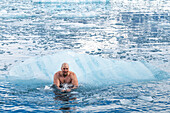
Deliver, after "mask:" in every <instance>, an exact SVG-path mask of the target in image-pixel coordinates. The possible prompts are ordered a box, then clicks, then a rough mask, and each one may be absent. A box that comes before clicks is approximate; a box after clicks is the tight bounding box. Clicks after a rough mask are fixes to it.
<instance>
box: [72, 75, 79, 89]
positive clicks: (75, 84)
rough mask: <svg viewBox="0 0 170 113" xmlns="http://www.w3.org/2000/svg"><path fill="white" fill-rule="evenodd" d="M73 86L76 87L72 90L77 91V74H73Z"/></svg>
mask: <svg viewBox="0 0 170 113" xmlns="http://www.w3.org/2000/svg"><path fill="white" fill-rule="evenodd" d="M72 85H74V87H73V88H71V89H76V88H77V87H78V80H77V76H76V74H75V73H73V74H72Z"/></svg>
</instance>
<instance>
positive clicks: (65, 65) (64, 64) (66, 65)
mask: <svg viewBox="0 0 170 113" xmlns="http://www.w3.org/2000/svg"><path fill="white" fill-rule="evenodd" d="M63 67H68V68H69V65H68V64H67V63H63V64H62V66H61V68H63Z"/></svg>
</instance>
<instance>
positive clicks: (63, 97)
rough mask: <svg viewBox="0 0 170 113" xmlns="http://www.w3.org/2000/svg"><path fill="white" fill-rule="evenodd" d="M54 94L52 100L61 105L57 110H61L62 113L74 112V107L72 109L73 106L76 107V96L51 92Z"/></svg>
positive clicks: (68, 93) (69, 93)
mask: <svg viewBox="0 0 170 113" xmlns="http://www.w3.org/2000/svg"><path fill="white" fill-rule="evenodd" d="M53 92H54V94H55V97H54V100H55V101H56V102H57V103H58V101H61V103H62V105H61V107H60V108H59V110H62V111H63V112H64V113H65V112H67V113H69V112H68V111H70V110H71V111H72V110H76V107H73V106H76V104H78V103H77V102H76V99H77V97H76V95H75V94H72V93H71V92H65V93H64V92H60V91H57V90H55V91H53Z"/></svg>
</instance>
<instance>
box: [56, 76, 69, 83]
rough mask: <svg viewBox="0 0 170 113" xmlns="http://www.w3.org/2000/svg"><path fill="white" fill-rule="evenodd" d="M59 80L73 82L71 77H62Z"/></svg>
mask: <svg viewBox="0 0 170 113" xmlns="http://www.w3.org/2000/svg"><path fill="white" fill-rule="evenodd" d="M59 80H60V82H61V83H71V78H70V77H60V78H59Z"/></svg>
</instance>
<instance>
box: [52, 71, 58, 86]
mask: <svg viewBox="0 0 170 113" xmlns="http://www.w3.org/2000/svg"><path fill="white" fill-rule="evenodd" d="M58 76H59V73H58V72H57V73H55V74H54V81H53V83H54V85H56V86H57V88H58V89H60V87H59V86H60V81H59V79H58Z"/></svg>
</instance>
